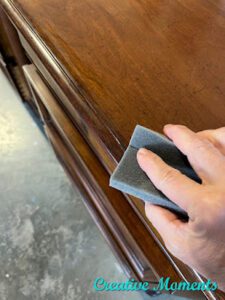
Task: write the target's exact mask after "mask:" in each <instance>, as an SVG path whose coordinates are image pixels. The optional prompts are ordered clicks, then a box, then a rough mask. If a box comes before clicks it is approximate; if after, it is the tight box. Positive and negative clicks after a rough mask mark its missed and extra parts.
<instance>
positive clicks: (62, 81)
mask: <svg viewBox="0 0 225 300" xmlns="http://www.w3.org/2000/svg"><path fill="white" fill-rule="evenodd" d="M0 4H1V5H2V7H3V9H4V10H5V12H6V13H7V14H8V16H9V18H10V19H11V21H12V22H13V24H14V25H15V26H16V27H17V28H18V29H19V31H20V32H21V33H22V34H23V35H24V37H25V38H26V40H27V41H28V42H29V44H30V45H31V46H32V47H33V48H34V49H36V50H37V51H36V53H38V54H37V55H38V56H39V58H40V59H41V61H42V62H43V63H44V65H45V67H46V69H47V70H48V71H49V72H50V73H51V74H52V75H53V77H54V80H55V81H56V82H57V84H59V86H60V87H61V88H62V89H63V90H64V91H65V93H66V95H67V97H68V98H69V99H71V102H72V103H73V105H74V110H73V111H72V113H74V114H76V116H75V117H76V118H77V114H78V115H79V122H78V126H79V129H80V131H81V132H82V133H83V134H84V135H85V134H86V133H87V132H89V134H91V135H93V137H95V139H96V141H97V143H98V145H101V147H102V149H103V151H104V152H105V153H106V155H107V156H108V158H109V159H110V160H111V161H113V162H114V164H115V165H116V163H117V162H118V161H119V159H120V158H121V156H122V153H123V151H124V150H125V145H124V144H122V143H121V142H120V141H121V137H119V135H118V133H115V132H114V130H113V129H112V127H110V126H109V125H107V124H110V120H107V122H106V120H105V118H104V116H103V115H99V112H96V111H95V110H94V108H93V106H92V105H91V103H90V101H88V99H91V96H90V95H88V94H87V93H86V91H85V89H84V88H83V87H82V86H80V85H79V84H78V83H77V82H76V81H75V80H74V79H73V78H71V76H70V75H69V74H68V72H67V71H66V69H65V67H64V66H63V65H62V63H61V62H59V61H58V59H57V58H56V57H55V55H54V54H53V53H52V51H51V50H50V49H49V48H48V46H47V45H46V44H45V43H44V41H43V40H42V39H41V38H40V36H39V35H38V33H37V32H36V31H35V30H34V28H33V27H32V26H31V25H30V23H29V21H28V19H26V17H25V16H24V15H23V13H22V12H21V9H20V8H19V7H17V6H16V5H15V4H14V3H13V1H10V0H0ZM72 99H74V100H72ZM112 149H113V153H112Z"/></svg>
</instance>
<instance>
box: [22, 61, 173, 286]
mask: <svg viewBox="0 0 225 300" xmlns="http://www.w3.org/2000/svg"><path fill="white" fill-rule="evenodd" d="M24 72H25V75H26V78H27V80H28V82H29V85H30V87H31V88H32V90H33V93H34V94H35V98H36V103H37V106H38V109H39V111H40V114H41V115H42V119H43V122H44V124H45V125H44V127H45V131H46V133H47V135H48V137H49V139H50V141H51V143H52V144H53V147H54V149H55V151H56V153H57V156H58V157H59V158H60V161H61V162H62V163H63V165H64V167H65V169H66V170H67V172H68V173H69V174H70V176H71V177H72V179H73V181H75V182H76V185H78V187H80V189H81V190H82V193H83V194H85V195H86V197H85V203H86V205H87V206H88V208H89V210H90V211H91V213H92V215H93V216H94V218H95V220H96V223H97V224H98V225H99V226H100V228H101V230H102V231H103V232H104V235H105V237H106V238H107V240H108V241H109V242H110V244H111V246H112V248H113V250H114V252H115V253H117V257H119V260H120V261H121V262H122V267H123V268H124V269H125V272H126V274H127V275H128V276H129V277H135V278H137V279H139V280H147V281H150V282H154V283H156V282H157V280H158V278H159V277H161V276H162V275H163V274H158V272H157V271H156V265H155V266H154V262H155V263H156V262H157V260H158V259H159V256H161V257H162V259H164V260H165V263H166V257H164V255H163V253H162V252H160V251H158V248H157V245H156V243H155V242H154V240H153V239H152V237H151V236H150V235H149V234H148V233H147V230H146V228H145V226H144V225H143V223H142V222H141V221H140V219H139V218H138V216H137V215H136V213H135V212H134V210H133V209H132V207H131V206H130V205H129V203H128V202H127V201H126V199H125V198H124V197H123V195H122V194H121V193H120V192H118V191H116V190H113V189H111V188H110V187H109V185H108V182H109V175H108V173H107V172H106V171H105V169H104V168H103V167H102V165H101V163H100V162H99V160H98V159H97V158H96V156H95V154H94V153H93V152H92V150H91V149H90V147H89V146H88V145H87V143H86V142H85V141H84V139H83V137H82V136H81V134H80V133H79V131H78V130H77V129H76V127H75V126H74V124H73V123H72V121H71V120H70V118H69V117H68V116H67V115H66V113H65V112H64V111H63V109H62V107H61V106H60V104H59V103H58V100H57V98H56V97H54V96H53V94H52V92H51V91H50V90H49V88H48V87H47V86H46V84H45V83H44V81H43V80H42V78H41V77H40V75H39V74H38V72H37V70H36V68H35V66H34V65H28V66H25V67H24ZM149 250H150V251H149ZM147 252H148V253H147ZM171 273H172V274H173V273H174V271H173V270H172V269H171V270H169V269H167V270H166V269H164V275H166V274H167V276H169V275H170V276H171Z"/></svg>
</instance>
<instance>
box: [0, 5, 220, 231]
mask: <svg viewBox="0 0 225 300" xmlns="http://www.w3.org/2000/svg"><path fill="white" fill-rule="evenodd" d="M121 2H122V3H121ZM0 3H1V4H2V5H3V7H4V8H5V9H6V11H7V12H8V13H9V15H10V16H11V18H12V20H13V22H15V24H16V25H17V26H18V27H19V29H20V30H21V32H22V33H23V34H24V36H25V38H26V39H27V41H28V43H29V44H30V45H31V46H32V47H33V48H34V49H35V50H36V51H37V55H38V56H39V57H40V59H41V60H42V63H43V64H44V65H45V66H46V69H48V71H50V73H51V75H52V76H53V78H54V79H55V80H56V82H57V84H58V85H59V86H60V88H62V90H63V92H64V93H65V95H66V96H67V97H68V99H69V101H70V103H69V104H70V106H69V105H68V104H67V110H69V112H68V113H71V114H72V115H73V116H75V115H76V118H75V117H74V120H76V122H77V124H76V125H77V126H78V128H79V130H80V131H81V132H82V134H83V136H84V137H85V138H86V139H87V140H88V141H89V143H90V144H91V146H92V148H93V149H94V150H95V151H96V149H97V151H96V152H97V155H98V157H99V159H100V160H101V161H102V163H103V164H104V165H105V166H106V167H107V166H110V167H109V168H108V171H109V172H111V171H112V166H113V164H112V163H111V164H110V163H109V162H108V159H109V157H110V158H111V159H112V161H113V162H114V163H115V162H117V161H118V160H119V158H120V157H121V155H122V153H123V150H124V149H125V147H126V146H127V144H128V141H129V138H130V135H131V133H132V131H133V128H134V126H135V125H136V124H137V123H139V124H142V125H144V126H146V127H149V128H152V129H154V130H158V131H162V126H163V125H164V124H166V123H182V124H186V125H188V126H189V127H191V128H192V129H194V130H201V129H206V128H216V127H220V126H223V125H224V115H225V101H224V93H225V85H224V83H225V82H224V80H225V61H224V60H223V59H222V58H223V53H224V49H225V10H224V1H210V0H205V1H203V0H197V1H194V0H190V1H185V0H183V1H181V0H174V1H172V0H169V1H163V0H159V1H147V0H124V1H119V0H83V1H72V0H65V1H64V2H63V6H62V1H59V0H54V1H53V0H47V1H45V2H43V1H41V0H34V1H29V0H14V1H13V0H0ZM34 37H35V38H36V39H37V41H36V40H35V39H34ZM40 45H41V46H40ZM41 48H44V51H42V52H41ZM44 52H45V53H44ZM49 57H51V59H52V61H51V63H50V62H49ZM73 92H74V94H73ZM79 118H80V119H79ZM95 140H96V141H95ZM97 144H99V145H101V144H102V145H103V146H104V147H103V148H101V147H100V146H99V148H97ZM102 149H104V151H105V152H103V151H102ZM114 166H115V164H114ZM136 207H138V210H139V211H141V209H142V207H141V205H139V204H137V205H136ZM148 226H150V225H148Z"/></svg>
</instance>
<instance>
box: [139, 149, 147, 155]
mask: <svg viewBox="0 0 225 300" xmlns="http://www.w3.org/2000/svg"><path fill="white" fill-rule="evenodd" d="M148 152H149V151H148V150H147V149H145V148H141V149H139V150H138V155H143V156H144V155H147V154H148Z"/></svg>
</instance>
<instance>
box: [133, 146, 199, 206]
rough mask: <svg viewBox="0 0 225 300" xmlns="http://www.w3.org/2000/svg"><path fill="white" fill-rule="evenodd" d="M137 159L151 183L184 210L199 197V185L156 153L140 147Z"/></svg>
mask: <svg viewBox="0 0 225 300" xmlns="http://www.w3.org/2000/svg"><path fill="white" fill-rule="evenodd" d="M137 160H138V163H139V165H140V167H141V168H142V170H143V171H144V172H145V173H146V174H147V175H148V177H149V178H150V180H151V181H152V182H153V184H154V185H155V186H156V187H157V189H159V190H160V191H161V192H163V194H165V195H166V196H167V197H168V198H169V199H171V200H172V201H173V202H175V203H176V204H177V205H178V206H180V207H181V208H183V209H184V210H185V211H187V212H188V211H189V206H190V205H191V203H192V202H193V201H197V199H198V198H199V197H200V193H201V189H200V185H199V184H198V183H196V182H195V181H193V180H191V179H189V178H188V177H186V176H185V175H183V174H181V173H180V172H179V171H178V170H176V169H174V168H172V167H170V166H169V165H167V164H166V163H165V162H164V161H163V160H162V159H161V158H160V157H159V156H158V155H156V154H155V153H153V152H151V151H148V150H146V149H140V150H139V151H138V154H137Z"/></svg>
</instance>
